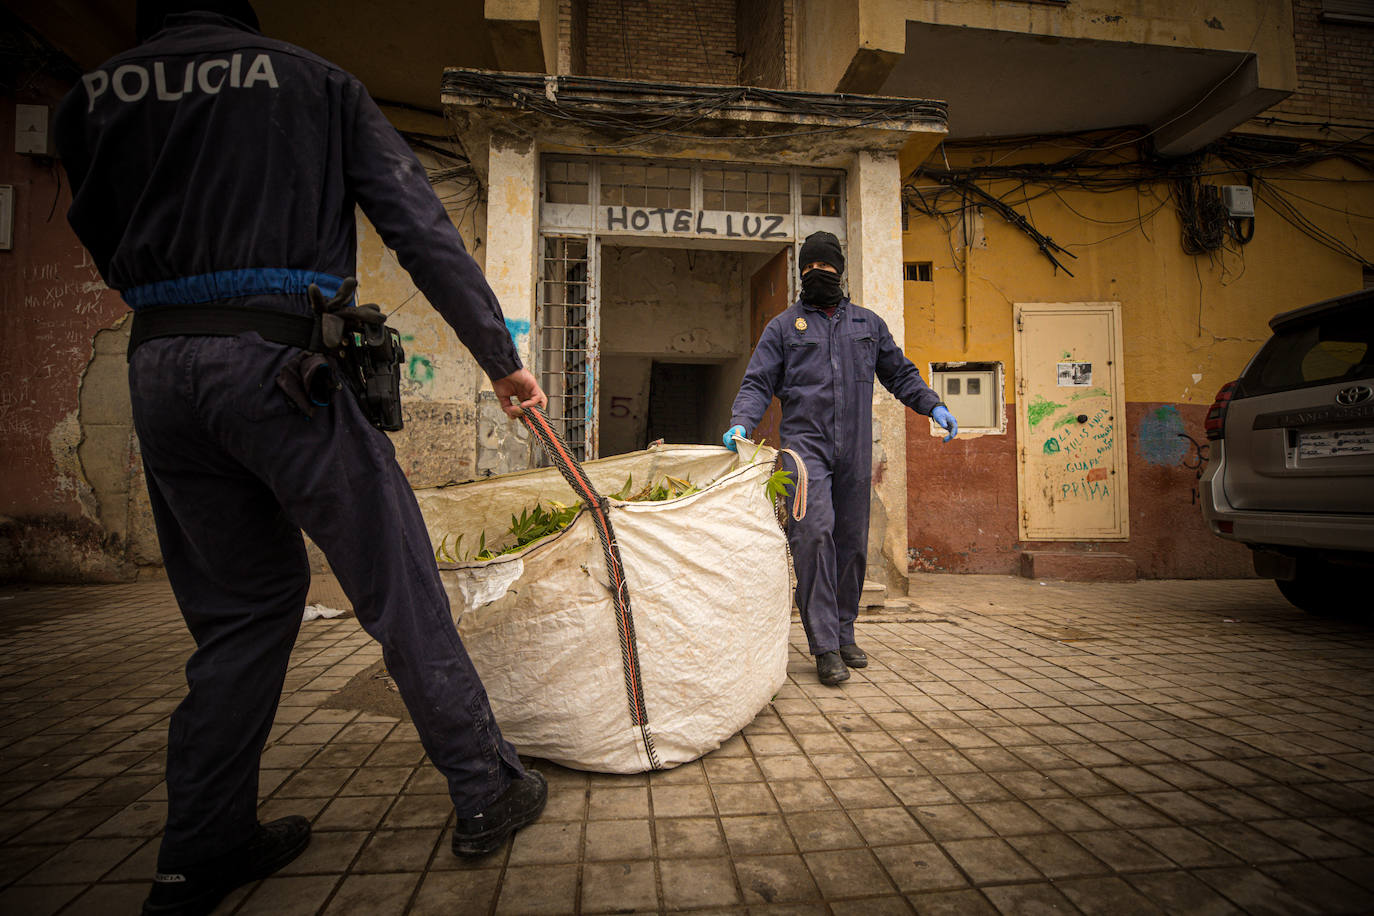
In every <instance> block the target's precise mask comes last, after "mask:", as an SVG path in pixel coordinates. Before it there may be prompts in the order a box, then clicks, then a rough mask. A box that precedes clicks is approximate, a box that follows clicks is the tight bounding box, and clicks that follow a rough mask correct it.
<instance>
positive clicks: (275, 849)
mask: <svg viewBox="0 0 1374 916" xmlns="http://www.w3.org/2000/svg"><path fill="white" fill-rule="evenodd" d="M308 845H310V822H309V821H307V820H306V819H305V818H303V817H301V816H300V815H299V814H293V815H291V816H290V817H283V818H281V819H280V820H275V821H272V822H271V823H269V824H259V825H258V829H257V831H256V832H254V834H253V837H252V839H250V840H249V841H248V842H246V843H244V844H243V845H242V846H240V847H239V848H238V849H236V850H234V851H233V852H231V853H228V854H226V855H223V856H220V857H219V858H218V859H211V860H210V861H208V862H202V863H200V864H199V865H196V866H194V867H189V868H182V869H179V870H178V871H176V872H161V871H160V872H158V874H157V876H156V877H155V878H154V879H153V889H152V891H151V892H150V893H149V894H148V899H147V900H145V901H144V902H143V914H144V916H205V914H208V913H210V912H211V911H212V910H214V908H215V907H216V906H218V905H219V902H220V901H221V900H223V899H224V898H225V897H227V896H229V893H230V892H231V891H233V890H234V889H235V888H239V887H242V886H243V885H245V884H252V883H253V882H254V881H261V880H262V879H263V878H266V877H267V876H268V875H270V874H272V873H273V872H275V871H277V870H278V869H279V868H281V867H283V866H284V865H286V864H287V863H288V862H290V861H291V860H292V859H294V858H296V856H298V855H300V854H301V853H302V852H304V851H305V847H306V846H308Z"/></svg>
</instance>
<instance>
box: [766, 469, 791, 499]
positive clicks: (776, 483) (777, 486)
mask: <svg viewBox="0 0 1374 916" xmlns="http://www.w3.org/2000/svg"><path fill="white" fill-rule="evenodd" d="M791 485H792V472H791V471H774V472H773V473H772V474H771V475H770V476H769V478H768V479H767V480H765V481H764V482H763V492H764V493H765V494H767V496H768V501H769V502H774V501H776V500H779V499H786V498H787V488H788V487H790V486H791Z"/></svg>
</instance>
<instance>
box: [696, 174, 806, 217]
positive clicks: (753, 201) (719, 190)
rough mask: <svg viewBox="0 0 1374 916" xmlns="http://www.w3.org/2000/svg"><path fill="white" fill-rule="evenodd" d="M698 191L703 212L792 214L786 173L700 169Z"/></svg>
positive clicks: (789, 187)
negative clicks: (700, 194)
mask: <svg viewBox="0 0 1374 916" xmlns="http://www.w3.org/2000/svg"><path fill="white" fill-rule="evenodd" d="M701 191H702V207H703V208H705V209H707V210H737V211H738V210H742V211H747V212H749V213H791V212H792V176H791V175H789V174H788V173H787V172H769V171H763V170H755V169H711V168H704V169H702V170H701Z"/></svg>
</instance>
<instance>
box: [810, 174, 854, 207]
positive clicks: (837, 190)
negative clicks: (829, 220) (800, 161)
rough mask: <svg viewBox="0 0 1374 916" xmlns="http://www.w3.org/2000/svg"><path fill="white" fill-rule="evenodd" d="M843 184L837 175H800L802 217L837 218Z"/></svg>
mask: <svg viewBox="0 0 1374 916" xmlns="http://www.w3.org/2000/svg"><path fill="white" fill-rule="evenodd" d="M843 193H844V184H843V181H842V180H841V177H840V176H839V175H802V176H801V212H802V215H803V216H839V215H840V195H841V194H843Z"/></svg>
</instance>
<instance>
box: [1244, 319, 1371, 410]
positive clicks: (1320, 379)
mask: <svg viewBox="0 0 1374 916" xmlns="http://www.w3.org/2000/svg"><path fill="white" fill-rule="evenodd" d="M1371 376H1374V315H1371V314H1369V312H1368V310H1367V309H1359V310H1352V311H1344V312H1337V313H1335V314H1331V315H1326V316H1322V317H1319V318H1318V319H1317V320H1315V321H1313V322H1310V323H1303V324H1301V325H1298V326H1295V327H1289V328H1284V329H1283V330H1281V331H1279V332H1278V333H1276V334H1275V335H1274V336H1273V337H1271V338H1270V339H1269V342H1268V343H1266V344H1265V345H1264V347H1263V348H1262V349H1261V350H1260V351H1259V353H1257V354H1256V355H1255V359H1254V361H1253V362H1252V363H1251V364H1250V365H1249V367H1248V368H1247V369H1246V370H1245V375H1244V377H1243V378H1242V386H1243V388H1244V393H1245V395H1246V396H1253V395H1259V394H1270V393H1272V392H1275V391H1287V390H1290V389H1293V388H1306V387H1308V386H1311V385H1325V384H1330V383H1331V382H1339V381H1343V380H1345V379H1358V378H1369V377H1371Z"/></svg>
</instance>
